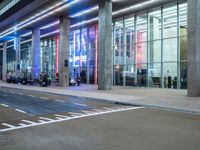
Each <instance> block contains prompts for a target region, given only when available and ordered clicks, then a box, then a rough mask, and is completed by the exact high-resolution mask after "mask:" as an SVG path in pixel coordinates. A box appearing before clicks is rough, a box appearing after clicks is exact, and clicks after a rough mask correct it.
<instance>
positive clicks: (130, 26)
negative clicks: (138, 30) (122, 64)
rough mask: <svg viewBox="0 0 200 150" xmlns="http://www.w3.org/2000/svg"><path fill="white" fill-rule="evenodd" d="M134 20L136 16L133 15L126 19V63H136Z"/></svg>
mask: <svg viewBox="0 0 200 150" xmlns="http://www.w3.org/2000/svg"><path fill="white" fill-rule="evenodd" d="M134 20H135V18H134V16H131V17H130V18H126V19H125V20H124V22H125V27H126V64H132V63H134V43H135V41H134V36H135V31H134V28H135V27H134V23H135V21H134Z"/></svg>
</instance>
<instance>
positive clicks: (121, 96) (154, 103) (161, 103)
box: [0, 82, 200, 114]
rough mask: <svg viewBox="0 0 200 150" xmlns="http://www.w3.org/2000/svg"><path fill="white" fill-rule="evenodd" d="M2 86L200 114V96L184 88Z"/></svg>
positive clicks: (4, 85) (1, 83)
mask: <svg viewBox="0 0 200 150" xmlns="http://www.w3.org/2000/svg"><path fill="white" fill-rule="evenodd" d="M0 86H1V87H7V88H17V89H21V90H23V89H26V90H33V91H39V92H48V93H54V94H62V95H70V96H76V97H77V96H78V97H86V98H93V99H98V100H109V101H116V102H120V103H128V104H133V105H142V106H146V107H158V108H162V109H170V110H175V111H184V112H189V113H196V114H200V97H187V91H186V90H182V89H181V90H177V89H158V88H122V87H114V88H113V90H110V91H99V90H97V86H95V85H81V86H80V87H77V86H75V87H65V88H62V87H36V86H26V85H16V84H7V83H4V82H0Z"/></svg>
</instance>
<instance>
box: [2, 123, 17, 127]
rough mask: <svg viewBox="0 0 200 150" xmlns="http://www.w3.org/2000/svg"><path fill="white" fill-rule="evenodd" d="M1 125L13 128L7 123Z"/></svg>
mask: <svg viewBox="0 0 200 150" xmlns="http://www.w3.org/2000/svg"><path fill="white" fill-rule="evenodd" d="M2 125H4V126H6V127H9V128H15V126H13V125H11V124H8V123H2Z"/></svg>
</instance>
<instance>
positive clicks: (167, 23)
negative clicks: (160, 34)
mask: <svg viewBox="0 0 200 150" xmlns="http://www.w3.org/2000/svg"><path fill="white" fill-rule="evenodd" d="M163 21H164V23H163V24H164V26H163V28H164V38H169V37H175V36H177V6H176V5H173V6H167V7H164V9H163Z"/></svg>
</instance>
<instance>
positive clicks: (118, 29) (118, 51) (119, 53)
mask: <svg viewBox="0 0 200 150" xmlns="http://www.w3.org/2000/svg"><path fill="white" fill-rule="evenodd" d="M114 30H115V32H114V33H115V35H114V37H115V40H114V51H115V64H123V63H124V41H123V40H124V37H123V31H124V30H123V21H117V22H115V27H114Z"/></svg>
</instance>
